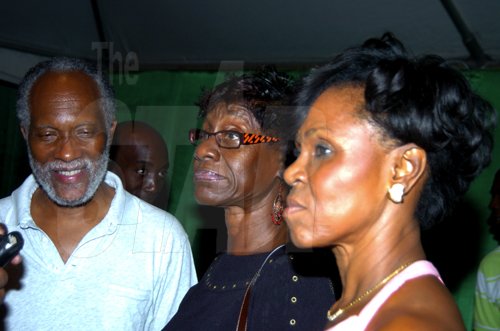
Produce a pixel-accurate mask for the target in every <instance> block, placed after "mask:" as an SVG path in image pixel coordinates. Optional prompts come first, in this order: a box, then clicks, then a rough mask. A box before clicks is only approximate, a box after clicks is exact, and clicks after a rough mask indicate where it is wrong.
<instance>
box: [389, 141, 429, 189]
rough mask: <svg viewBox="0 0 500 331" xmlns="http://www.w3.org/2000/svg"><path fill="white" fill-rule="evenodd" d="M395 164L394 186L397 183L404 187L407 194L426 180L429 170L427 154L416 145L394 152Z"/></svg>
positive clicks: (408, 145) (405, 146)
mask: <svg viewBox="0 0 500 331" xmlns="http://www.w3.org/2000/svg"><path fill="white" fill-rule="evenodd" d="M393 153H395V162H394V163H393V164H394V166H393V169H392V171H393V176H392V183H390V184H389V186H392V185H394V184H396V183H399V184H402V185H403V186H404V192H405V194H407V193H408V192H410V191H411V190H412V189H413V188H414V187H415V185H416V183H417V182H419V180H424V179H425V175H426V168H427V153H426V152H425V150H423V149H422V148H421V147H419V146H417V145H415V144H407V145H403V146H400V147H398V148H396V149H394V150H393Z"/></svg>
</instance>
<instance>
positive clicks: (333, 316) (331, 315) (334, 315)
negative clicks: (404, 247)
mask: <svg viewBox="0 0 500 331" xmlns="http://www.w3.org/2000/svg"><path fill="white" fill-rule="evenodd" d="M412 263H413V262H408V263H405V264H403V265H401V266H399V267H398V268H397V269H396V270H394V271H393V272H392V273H391V274H390V275H389V276H387V277H385V278H384V279H382V280H381V281H380V282H379V283H378V284H376V285H375V286H373V287H372V288H371V289H369V290H367V291H366V292H365V293H363V294H361V295H360V296H359V297H357V298H356V299H354V300H352V301H351V302H350V303H349V304H348V305H347V306H344V307H342V308H339V309H337V311H336V312H335V313H332V312H331V311H330V309H329V310H328V312H327V313H326V317H327V318H328V320H329V321H330V322H333V321H334V320H335V319H336V318H337V317H339V316H340V315H342V314H343V313H344V312H345V311H346V310H348V309H349V308H351V307H352V306H354V305H355V304H357V303H360V302H361V301H362V300H363V299H364V298H366V297H367V296H368V295H369V294H370V293H372V292H373V291H375V290H377V289H379V288H380V287H382V286H384V285H385V284H386V283H387V282H388V281H390V280H391V279H392V278H393V277H394V276H396V275H397V274H399V273H400V272H401V271H403V270H404V269H405V268H406V267H408V266H409V265H410V264H412Z"/></svg>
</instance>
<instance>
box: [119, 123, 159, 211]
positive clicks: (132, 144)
mask: <svg viewBox="0 0 500 331" xmlns="http://www.w3.org/2000/svg"><path fill="white" fill-rule="evenodd" d="M110 159H111V160H110V161H111V162H110V165H109V169H110V170H111V171H113V172H115V173H116V174H118V176H119V177H120V178H121V179H122V182H123V186H124V187H125V190H127V191H128V192H130V193H132V194H133V195H135V196H137V197H139V198H141V199H142V200H144V201H146V202H148V203H150V204H152V205H156V206H159V205H160V203H161V202H160V201H157V199H158V196H159V194H160V193H161V192H162V189H163V187H164V185H165V180H166V177H167V171H168V166H169V161H168V149H167V145H166V144H165V141H164V140H163V138H162V136H161V135H160V133H159V132H158V131H156V130H155V129H154V128H153V127H152V126H150V125H149V124H147V123H144V122H140V121H127V122H120V123H118V124H117V126H116V130H115V134H114V137H113V143H112V144H111V151H110Z"/></svg>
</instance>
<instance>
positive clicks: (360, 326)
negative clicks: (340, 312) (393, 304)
mask: <svg viewBox="0 0 500 331" xmlns="http://www.w3.org/2000/svg"><path fill="white" fill-rule="evenodd" d="M428 275H431V276H435V277H437V278H438V279H439V281H440V282H441V283H443V280H442V279H441V276H440V275H439V272H438V271H437V270H436V268H435V267H434V265H432V263H430V262H429V261H425V260H421V261H416V262H414V263H412V264H411V265H409V266H408V267H407V268H406V269H404V270H403V271H401V272H400V273H399V274H398V275H396V276H395V277H394V278H393V279H391V280H390V281H389V282H388V283H387V284H386V285H385V286H384V287H382V289H381V290H380V291H379V292H378V293H377V294H376V295H375V296H374V297H373V299H371V300H370V302H368V303H367V304H366V306H365V307H364V308H363V310H361V312H360V313H359V315H353V316H351V317H349V318H347V319H345V320H344V321H342V322H340V323H339V324H337V325H335V326H333V327H332V328H330V329H328V331H341V330H354V329H355V330H364V329H366V326H367V325H368V324H369V323H370V321H371V320H372V318H373V316H374V315H375V314H376V313H377V311H378V310H379V309H380V307H381V306H382V305H383V304H384V303H385V302H386V301H387V299H388V298H389V297H390V296H391V295H392V294H393V293H394V292H396V291H397V290H398V289H399V288H400V287H401V286H403V284H404V283H406V282H407V281H409V280H412V279H414V278H418V277H422V276H428Z"/></svg>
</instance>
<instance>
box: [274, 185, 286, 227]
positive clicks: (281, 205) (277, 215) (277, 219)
mask: <svg viewBox="0 0 500 331" xmlns="http://www.w3.org/2000/svg"><path fill="white" fill-rule="evenodd" d="M282 192H283V184H281V183H280V188H279V191H278V195H277V196H276V198H274V201H273V212H272V213H271V221H273V223H274V224H276V225H280V224H281V223H282V222H283V210H284V209H285V201H284V198H283V195H282Z"/></svg>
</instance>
